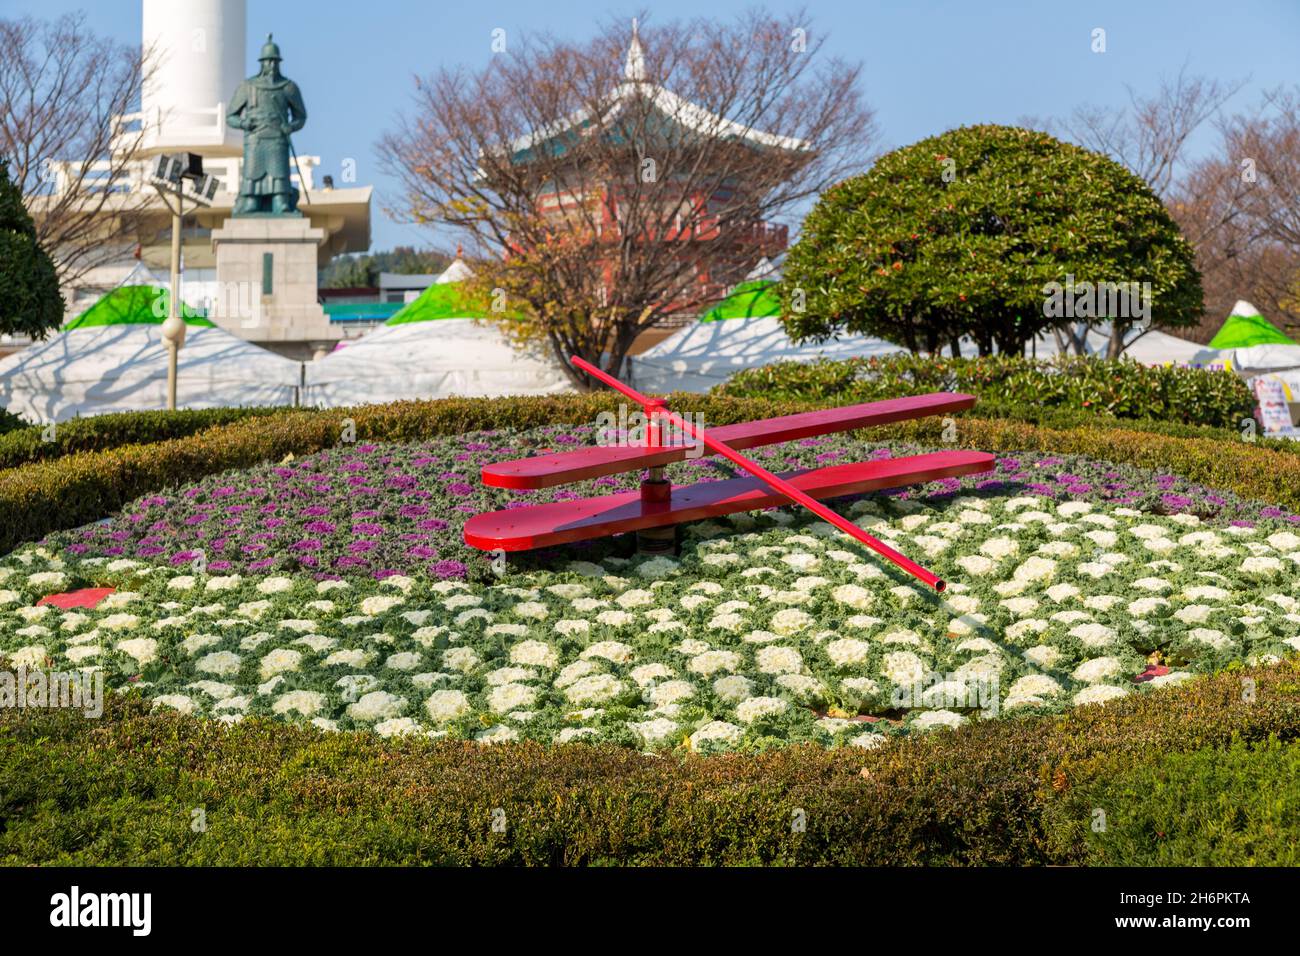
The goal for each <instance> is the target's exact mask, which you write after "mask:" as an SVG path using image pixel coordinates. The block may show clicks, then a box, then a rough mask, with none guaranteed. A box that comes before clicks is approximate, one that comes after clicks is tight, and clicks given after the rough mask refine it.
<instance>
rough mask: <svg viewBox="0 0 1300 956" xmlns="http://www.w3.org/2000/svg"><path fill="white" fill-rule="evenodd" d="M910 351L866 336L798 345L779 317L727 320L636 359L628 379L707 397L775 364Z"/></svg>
mask: <svg viewBox="0 0 1300 956" xmlns="http://www.w3.org/2000/svg"><path fill="white" fill-rule="evenodd" d="M906 351H907V350H906V349H903V348H900V347H899V346H897V345H894V344H893V343H892V342H886V341H885V340H884V339H873V338H868V337H867V336H864V335H849V336H844V337H843V338H840V339H832V340H830V341H827V342H822V343H820V344H816V343H812V342H805V343H804V344H803V345H795V344H794V343H793V342H791V341H790V338H789V336H787V335H786V334H785V329H784V327H783V326H782V325H781V320H780V319H779V318H776V317H775V316H765V317H761V318H748V319H724V320H722V321H719V322H698V323H696V324H694V325H690V326H687V327H686V328H684V329H682V330H681V331H680V332H676V333H674V334H673V335H670V336H669V337H668V338H666V339H664V340H663V341H662V342H660V343H659V344H657V345H655V346H653V347H651V348H649V349H647V350H646V351H645V352H642V353H641V354H640V355H635V356H632V357H630V358H629V359H628V375H629V376H630V378H631V382H632V385H633V386H634V387H635V388H638V389H642V390H643V391H647V392H707V391H708V390H709V389H711V388H713V386H715V385H721V384H722V383H723V382H725V381H726V380H727V379H729V378H731V376H733V375H735V374H736V373H737V372H740V371H743V370H744V369H747V368H759V367H761V366H763V365H771V364H772V363H773V362H812V361H814V360H816V359H819V358H827V359H846V358H854V357H858V356H862V357H876V356H884V355H895V354H898V353H900V352H906Z"/></svg>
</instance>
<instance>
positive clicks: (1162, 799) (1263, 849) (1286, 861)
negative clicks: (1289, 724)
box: [1076, 739, 1300, 866]
mask: <svg viewBox="0 0 1300 956" xmlns="http://www.w3.org/2000/svg"><path fill="white" fill-rule="evenodd" d="M1297 782H1300V744H1296V743H1294V742H1290V743H1285V744H1284V743H1281V742H1279V741H1278V740H1276V739H1271V740H1268V741H1266V742H1263V743H1260V744H1257V745H1255V746H1251V745H1249V744H1246V743H1245V742H1243V741H1240V740H1237V741H1234V742H1233V744H1232V746H1230V747H1228V748H1227V749H1223V748H1219V747H1204V748H1202V749H1200V750H1196V751H1193V752H1191V753H1182V754H1169V755H1168V756H1165V757H1163V758H1161V759H1160V760H1158V761H1157V762H1155V763H1153V764H1150V765H1146V766H1142V767H1138V768H1136V769H1134V770H1131V771H1129V772H1128V773H1125V774H1122V775H1120V776H1118V777H1115V778H1109V779H1106V780H1104V782H1101V781H1098V782H1094V783H1093V784H1091V785H1090V786H1089V787H1088V788H1087V796H1086V797H1085V798H1084V799H1085V800H1091V801H1092V802H1093V803H1095V804H1096V806H1097V807H1098V808H1101V809H1102V810H1105V809H1106V808H1107V807H1113V808H1114V811H1113V812H1107V813H1106V826H1105V828H1104V829H1101V828H1096V829H1094V828H1090V829H1089V831H1088V838H1087V839H1088V846H1087V860H1088V862H1089V863H1093V864H1099V865H1107V866H1296V865H1300V841H1297V839H1296V837H1297V835H1300V786H1297ZM1076 802H1077V801H1076Z"/></svg>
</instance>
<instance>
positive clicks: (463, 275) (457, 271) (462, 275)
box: [433, 255, 474, 285]
mask: <svg viewBox="0 0 1300 956" xmlns="http://www.w3.org/2000/svg"><path fill="white" fill-rule="evenodd" d="M473 277H474V270H473V269H471V268H470V267H469V266H468V265H466V264H465V260H464V259H462V258H461V257H460V256H459V255H457V256H456V258H455V259H454V260H452V263H451V265H449V266H447V268H446V270H445V271H444V272H443V273H442V274H441V275H439V276H438V278H436V279H434V280H433V281H434V282H436V283H438V285H446V284H447V283H448V282H461V281H463V280H465V279H471V278H473Z"/></svg>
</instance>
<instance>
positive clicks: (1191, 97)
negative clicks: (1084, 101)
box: [1059, 66, 1248, 197]
mask: <svg viewBox="0 0 1300 956" xmlns="http://www.w3.org/2000/svg"><path fill="white" fill-rule="evenodd" d="M1247 82H1248V81H1247V80H1234V81H1231V82H1227V83H1221V82H1219V81H1218V80H1211V79H1207V78H1206V77H1203V76H1196V75H1188V73H1187V68H1186V66H1184V67H1183V68H1182V69H1180V70H1179V71H1178V75H1177V76H1176V77H1174V78H1173V79H1172V80H1170V79H1165V80H1162V81H1161V83H1160V88H1159V89H1158V90H1157V91H1156V93H1155V95H1154V96H1149V97H1144V96H1140V95H1139V94H1138V93H1136V92H1135V91H1134V90H1133V88H1132V87H1126V89H1127V90H1128V99H1129V102H1128V105H1127V106H1126V107H1101V106H1080V107H1078V108H1077V109H1076V110H1075V111H1074V112H1073V113H1072V114H1071V116H1070V117H1069V118H1068V119H1066V120H1063V121H1062V122H1061V123H1060V124H1059V125H1060V130H1061V132H1062V134H1063V135H1065V136H1067V137H1068V138H1070V139H1072V140H1073V141H1074V142H1076V143H1078V144H1079V145H1080V146H1083V147H1085V148H1086V149H1091V150H1095V151H1096V152H1099V153H1105V154H1106V155H1108V156H1110V157H1111V158H1112V159H1114V160H1116V161H1117V162H1120V163H1123V164H1124V165H1125V166H1127V167H1128V168H1129V169H1130V170H1131V171H1132V172H1134V173H1136V174H1137V175H1138V176H1141V177H1142V178H1143V179H1145V180H1146V181H1147V184H1148V185H1150V186H1151V188H1152V189H1154V190H1155V191H1156V195H1158V196H1162V197H1163V196H1166V195H1168V193H1169V190H1170V188H1171V187H1172V186H1173V184H1174V182H1175V180H1176V179H1177V178H1178V176H1179V175H1180V173H1181V172H1182V171H1183V169H1184V166H1185V159H1186V151H1187V141H1188V140H1189V139H1190V138H1191V137H1192V134H1193V133H1195V132H1196V131H1197V130H1198V129H1200V128H1201V127H1202V126H1203V125H1204V124H1205V123H1206V122H1207V121H1209V120H1211V119H1212V118H1213V117H1215V116H1216V115H1217V114H1218V113H1219V111H1220V110H1221V109H1222V108H1223V106H1224V104H1226V103H1227V102H1228V100H1230V99H1232V97H1233V96H1235V95H1236V94H1237V93H1239V92H1240V91H1241V89H1242V87H1244V86H1245V85H1246V83H1247Z"/></svg>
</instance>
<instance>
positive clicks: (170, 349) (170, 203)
mask: <svg viewBox="0 0 1300 956" xmlns="http://www.w3.org/2000/svg"><path fill="white" fill-rule="evenodd" d="M186 181H189V182H191V183H193V184H194V191H193V193H192V195H191V198H192V199H193V200H194V203H195V206H196V207H197V206H206V205H208V204H209V203H211V201H212V197H213V196H214V195H216V192H217V187H218V186H219V185H220V184H219V183H218V182H217V180H216V179H214V178H213V177H211V176H208V175H206V174H205V173H204V172H203V157H202V156H198V155H196V154H194V153H181V154H179V155H175V156H159V157H158V166H157V168H156V169H155V170H154V176H153V185H154V188H155V189H157V190H158V195H159V196H161V197H162V201H163V203H164V204H165V205H166V206H167V209H168V211H169V212H170V213H171V214H172V262H171V266H172V274H171V292H170V293H169V294H168V298H169V299H170V300H171V302H170V305H169V306H168V309H167V318H166V320H165V321H164V322H163V324H162V339H163V345H164V346H165V347H166V348H167V410H168V411H169V412H174V411H175V410H176V366H177V362H178V360H179V357H180V350H181V347H182V346H184V345H185V319H184V318H183V317H182V316H181V222H182V219H183V218H184V215H185V183H186Z"/></svg>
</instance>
